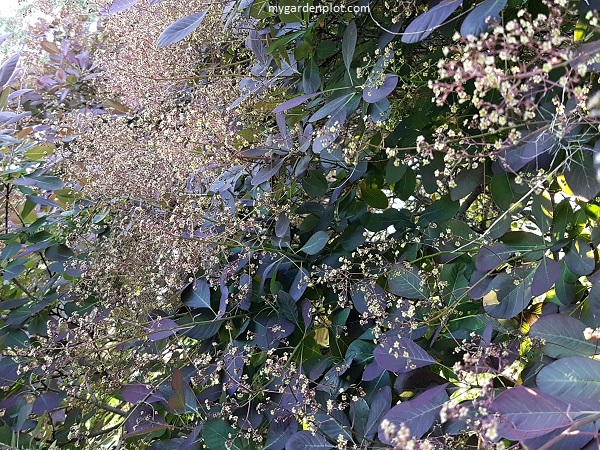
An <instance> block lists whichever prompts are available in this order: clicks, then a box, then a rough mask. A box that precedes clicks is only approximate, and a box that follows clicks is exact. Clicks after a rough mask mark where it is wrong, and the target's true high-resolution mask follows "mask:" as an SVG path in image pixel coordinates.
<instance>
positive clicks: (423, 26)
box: [402, 0, 462, 44]
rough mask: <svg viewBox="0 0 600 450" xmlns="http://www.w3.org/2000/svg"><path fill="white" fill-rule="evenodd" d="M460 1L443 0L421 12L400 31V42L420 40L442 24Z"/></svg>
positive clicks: (407, 42)
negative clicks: (402, 31)
mask: <svg viewBox="0 0 600 450" xmlns="http://www.w3.org/2000/svg"><path fill="white" fill-rule="evenodd" d="M461 3H462V0H443V1H441V2H440V3H438V4H437V5H435V6H434V7H433V8H431V9H430V10H429V11H427V12H426V13H423V14H421V15H420V16H419V17H417V18H416V19H415V20H413V21H412V22H411V23H410V24H409V25H408V27H406V30H405V31H404V33H402V42H404V43H405V44H414V43H415V42H419V41H422V40H423V39H425V38H426V37H427V36H429V35H430V34H431V33H433V32H434V31H435V29H436V28H438V27H439V26H440V25H442V23H443V22H444V20H446V19H447V18H448V17H450V14H452V13H453V12H454V11H456V9H457V8H458V7H459V6H460V4H461Z"/></svg>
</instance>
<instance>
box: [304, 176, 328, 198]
mask: <svg viewBox="0 0 600 450" xmlns="http://www.w3.org/2000/svg"><path fill="white" fill-rule="evenodd" d="M302 187H303V188H304V192H306V193H307V194H308V195H310V196H311V197H317V198H319V197H323V196H324V195H325V194H326V193H327V189H328V187H329V183H327V178H325V175H323V173H322V172H320V171H318V170H313V171H312V172H310V174H309V175H308V176H307V177H306V178H304V180H302Z"/></svg>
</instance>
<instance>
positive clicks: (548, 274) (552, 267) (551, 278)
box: [531, 257, 562, 297]
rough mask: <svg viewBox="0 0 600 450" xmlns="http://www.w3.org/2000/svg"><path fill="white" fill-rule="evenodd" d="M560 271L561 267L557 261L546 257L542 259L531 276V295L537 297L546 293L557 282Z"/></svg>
mask: <svg viewBox="0 0 600 450" xmlns="http://www.w3.org/2000/svg"><path fill="white" fill-rule="evenodd" d="M561 271H562V266H561V264H560V263H559V262H558V261H555V260H553V259H551V258H547V257H544V258H542V260H541V261H540V264H539V265H538V267H537V269H536V270H535V275H534V276H533V282H532V283H531V295H532V296H533V297H537V296H538V295H542V294H544V293H546V292H548V291H549V290H550V288H551V287H552V286H554V283H556V282H557V281H558V277H560V274H561Z"/></svg>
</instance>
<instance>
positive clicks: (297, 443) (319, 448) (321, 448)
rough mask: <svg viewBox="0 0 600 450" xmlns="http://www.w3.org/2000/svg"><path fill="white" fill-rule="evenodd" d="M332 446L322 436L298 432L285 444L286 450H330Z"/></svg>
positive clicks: (308, 432)
mask: <svg viewBox="0 0 600 450" xmlns="http://www.w3.org/2000/svg"><path fill="white" fill-rule="evenodd" d="M331 448H333V446H332V445H330V444H329V442H327V440H326V439H325V438H324V437H323V436H321V435H320V434H313V433H312V432H310V431H298V432H297V433H296V434H294V435H293V436H292V437H291V438H290V439H289V440H288V441H287V442H286V444H285V450H305V449H309V450H329V449H331Z"/></svg>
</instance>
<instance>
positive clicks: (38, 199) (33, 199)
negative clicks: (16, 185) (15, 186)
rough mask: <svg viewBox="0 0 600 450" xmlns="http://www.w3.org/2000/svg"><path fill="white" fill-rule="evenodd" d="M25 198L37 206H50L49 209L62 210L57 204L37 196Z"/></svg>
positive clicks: (30, 195) (29, 195)
mask: <svg viewBox="0 0 600 450" xmlns="http://www.w3.org/2000/svg"><path fill="white" fill-rule="evenodd" d="M25 197H26V198H27V200H29V201H31V202H33V203H35V204H37V205H41V206H50V207H51V208H58V209H60V210H62V207H61V206H60V205H59V204H58V203H56V202H53V201H52V200H48V199H47V198H44V197H40V196H38V195H32V194H27V195H26V196H25Z"/></svg>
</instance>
